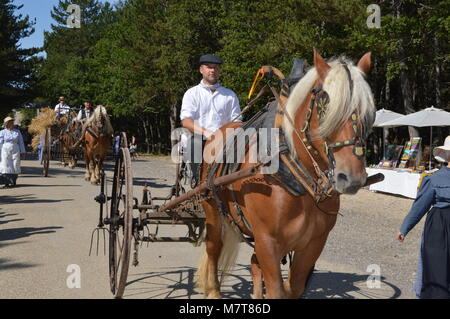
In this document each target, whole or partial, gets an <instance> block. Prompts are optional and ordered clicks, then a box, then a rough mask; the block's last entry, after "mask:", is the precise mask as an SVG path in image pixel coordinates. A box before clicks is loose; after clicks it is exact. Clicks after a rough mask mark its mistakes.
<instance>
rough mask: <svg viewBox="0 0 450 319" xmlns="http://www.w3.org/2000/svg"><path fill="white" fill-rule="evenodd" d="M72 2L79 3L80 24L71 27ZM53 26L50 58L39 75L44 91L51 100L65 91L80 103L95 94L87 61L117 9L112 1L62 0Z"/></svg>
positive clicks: (46, 39)
mask: <svg viewBox="0 0 450 319" xmlns="http://www.w3.org/2000/svg"><path fill="white" fill-rule="evenodd" d="M70 4H75V5H79V6H80V9H81V12H80V18H81V22H80V28H70V27H69V26H68V25H67V20H68V17H69V15H70V14H71V12H69V11H67V9H68V7H69V5H70ZM51 15H52V18H53V19H54V21H55V24H52V25H51V28H52V30H51V31H50V32H45V36H44V50H45V51H46V53H47V58H46V59H45V61H44V62H43V64H42V68H41V69H40V73H39V77H40V84H41V85H42V87H43V88H45V90H43V91H42V93H43V94H44V97H45V98H47V99H48V100H55V99H56V98H57V97H58V96H59V95H65V96H66V97H67V101H68V103H69V104H71V105H80V104H81V103H82V100H83V99H86V98H92V97H90V96H89V94H92V90H91V89H90V88H91V86H92V80H91V73H90V69H89V65H88V63H87V59H88V55H89V52H90V50H91V48H92V47H93V46H94V45H95V44H96V43H97V42H98V41H99V40H100V39H102V38H103V36H104V33H105V32H106V30H107V29H108V27H109V26H110V24H112V23H113V21H114V19H115V13H114V11H113V8H112V7H111V5H110V4H109V3H108V2H107V3H105V4H103V3H101V2H100V1H98V0H77V1H73V0H60V1H59V3H58V5H57V6H54V7H53V10H52V13H51Z"/></svg>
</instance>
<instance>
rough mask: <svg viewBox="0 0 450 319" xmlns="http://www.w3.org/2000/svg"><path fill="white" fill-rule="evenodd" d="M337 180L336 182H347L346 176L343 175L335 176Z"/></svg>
mask: <svg viewBox="0 0 450 319" xmlns="http://www.w3.org/2000/svg"><path fill="white" fill-rule="evenodd" d="M337 179H338V181H343V182H348V178H347V175H345V174H343V173H339V174H338V176H337Z"/></svg>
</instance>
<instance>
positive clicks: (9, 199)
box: [2, 194, 73, 204]
mask: <svg viewBox="0 0 450 319" xmlns="http://www.w3.org/2000/svg"><path fill="white" fill-rule="evenodd" d="M67 201H73V199H71V198H68V199H36V197H34V196H31V195H30V194H24V195H11V196H9V195H5V196H2V204H16V203H20V204H35V203H57V202H67Z"/></svg>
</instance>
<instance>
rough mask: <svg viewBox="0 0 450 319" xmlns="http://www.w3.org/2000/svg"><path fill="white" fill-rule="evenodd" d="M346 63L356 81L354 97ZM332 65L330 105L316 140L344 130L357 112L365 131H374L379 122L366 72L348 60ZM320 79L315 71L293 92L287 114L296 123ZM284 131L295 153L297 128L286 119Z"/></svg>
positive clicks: (327, 82)
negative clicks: (345, 66) (375, 123)
mask: <svg viewBox="0 0 450 319" xmlns="http://www.w3.org/2000/svg"><path fill="white" fill-rule="evenodd" d="M342 63H345V64H347V67H348V70H349V71H350V76H351V78H352V81H353V92H352V94H351V93H350V82H349V78H348V74H347V71H346V70H345V68H344V66H343V65H342ZM328 64H329V65H330V67H331V68H330V70H329V71H328V74H327V76H326V78H325V80H324V83H323V90H324V91H326V92H327V93H328V96H329V98H330V102H329V104H328V108H327V112H326V113H325V116H324V119H323V121H322V123H321V125H320V128H319V130H318V131H317V132H312V134H311V135H312V136H313V137H314V136H315V137H321V138H326V137H327V136H329V135H331V134H332V133H333V132H334V131H335V130H336V129H339V128H340V127H342V125H344V124H345V122H346V121H348V119H349V118H350V117H351V114H352V113H353V112H354V111H357V113H358V117H359V119H360V121H361V124H362V126H363V130H364V131H365V132H368V131H370V129H371V128H372V124H373V121H374V119H375V111H376V108H375V103H374V100H373V95H372V91H371V89H370V86H369V84H368V83H367V81H366V80H365V78H364V73H363V72H362V71H361V70H360V69H359V68H358V67H357V66H355V65H354V64H353V62H352V61H350V60H348V59H346V58H345V57H339V58H334V59H331V60H329V61H328ZM317 77H318V75H317V71H316V69H315V68H312V69H311V70H309V71H308V72H307V73H306V75H305V76H304V77H303V78H302V79H301V80H300V81H299V82H298V83H297V85H296V86H295V88H294V90H293V91H292V92H291V94H290V96H289V99H288V101H287V103H286V112H287V113H288V114H289V116H290V117H291V118H292V119H293V120H294V119H295V115H296V112H297V111H298V109H299V108H300V106H301V105H303V103H304V101H305V99H306V98H307V96H308V95H309V94H310V91H311V89H313V85H314V83H315V82H316V80H317ZM297 129H298V128H297ZM284 130H285V132H286V140H287V142H288V145H289V147H290V148H291V151H293V150H294V146H293V139H292V135H293V131H294V128H293V127H292V125H291V124H290V122H289V120H288V119H287V118H286V117H285V118H284ZM317 135H318V136H317Z"/></svg>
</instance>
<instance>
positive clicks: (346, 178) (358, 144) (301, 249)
mask: <svg viewBox="0 0 450 319" xmlns="http://www.w3.org/2000/svg"><path fill="white" fill-rule="evenodd" d="M370 65H371V57H370V52H369V53H366V54H365V55H364V56H363V57H362V58H361V59H360V60H359V62H358V63H357V65H354V64H353V63H352V62H351V61H349V60H348V59H346V58H344V57H340V58H337V59H332V60H330V61H328V62H326V61H325V60H324V59H323V58H322V57H321V56H320V54H319V53H317V52H316V51H315V50H314V67H313V68H312V69H311V70H309V71H308V72H307V73H306V74H305V76H304V77H303V78H302V79H301V80H300V81H299V82H298V83H297V84H296V86H295V87H294V88H293V90H292V92H291V93H290V95H289V97H288V98H286V99H285V101H284V102H283V101H282V100H281V99H280V97H281V95H280V96H279V97H278V98H279V99H278V101H279V103H278V108H279V110H280V111H279V112H277V113H281V114H280V115H278V114H277V116H281V121H280V124H279V128H280V129H281V130H282V132H283V135H284V139H285V141H286V143H287V145H288V151H287V153H285V154H284V155H285V156H288V157H289V156H290V158H291V159H294V160H295V159H298V160H299V161H300V162H301V163H302V164H303V166H304V167H305V168H306V170H307V171H308V172H309V173H307V174H306V175H303V176H310V177H312V178H306V179H305V178H304V179H303V180H301V174H294V176H295V177H298V176H300V177H298V178H299V179H300V180H301V181H302V183H303V184H304V186H305V188H306V187H308V189H310V190H311V189H312V191H310V192H307V193H306V194H304V195H301V196H294V195H292V194H291V193H290V192H288V191H287V190H286V188H285V187H283V185H282V184H280V183H279V182H278V181H277V180H276V179H273V178H271V176H270V175H266V174H264V175H263V174H259V175H256V177H254V178H247V179H243V180H239V181H237V182H234V183H233V184H231V185H229V186H227V187H226V188H223V189H221V190H220V193H219V196H220V200H221V201H222V203H223V204H224V207H225V208H226V210H227V211H228V215H227V217H228V218H227V217H224V214H223V211H222V210H220V207H218V206H219V205H218V201H217V198H216V200H214V198H212V199H208V200H206V201H204V202H203V203H202V206H203V209H204V211H205V214H206V239H205V252H204V254H203V257H202V258H201V260H200V264H199V268H198V270H197V277H196V280H197V286H198V287H200V288H202V289H203V290H204V295H205V297H206V298H220V297H221V295H220V282H219V277H218V271H219V270H222V272H223V273H226V272H227V271H229V270H230V269H231V267H232V266H233V265H234V263H235V259H236V255H237V252H238V249H239V247H238V245H239V243H240V242H242V238H241V235H242V234H244V235H247V236H250V237H252V238H253V239H254V254H253V256H252V258H251V272H252V279H253V295H252V297H253V298H263V297H264V294H263V292H264V286H265V297H267V298H299V297H300V296H301V295H302V294H303V292H304V290H305V284H306V281H307V278H308V276H309V274H310V273H311V271H312V270H313V267H314V264H315V263H316V261H317V259H318V258H319V256H320V254H321V252H322V250H323V248H324V246H325V243H326V240H327V237H328V234H329V232H330V231H331V230H332V228H333V227H334V225H335V223H336V218H337V214H338V212H339V204H340V203H339V196H340V194H355V193H356V192H357V191H358V190H359V189H360V188H361V187H362V186H363V185H364V184H365V182H366V179H367V174H366V170H365V166H366V165H365V163H366V160H365V153H364V146H365V140H366V138H367V135H368V132H369V131H370V130H371V127H372V124H373V121H374V117H375V110H376V109H375V106H374V101H373V96H372V93H371V89H370V87H369V85H368V83H367V82H366V80H365V75H366V74H367V73H368V72H369V70H370ZM319 93H321V94H323V93H326V94H327V99H326V101H325V102H323V101H322V103H321V104H320V105H319V103H317V101H316V100H317V99H318V94H319ZM280 106H281V107H280ZM277 110H278V109H277ZM240 125H242V124H239V123H230V124H227V125H225V126H223V127H222V128H220V132H221V134H222V135H225V134H226V131H225V129H226V128H236V127H239V126H240ZM215 135H217V132H216V134H214V136H213V138H211V139H210V140H209V141H208V142H207V143H206V146H205V149H207V146H208V144H209V143H213V142H214V140H215V138H214V137H215ZM218 140H219V138H218ZM211 149H214V148H211ZM280 154H281V153H280ZM286 154H287V155H286ZM204 155H205V156H207V154H204ZM280 158H281V155H280ZM286 158H287V157H285V158H284V159H286ZM286 163H287V164H289V162H286ZM240 165H241V166H240V168H241V169H244V168H247V167H250V166H251V165H252V164H251V163H249V157H248V153H247V154H246V155H245V161H244V163H242V164H240ZM208 167H209V165H208V164H207V163H204V164H203V173H202V181H206V179H207V171H208ZM294 171H295V170H294ZM297 173H298V172H297ZM217 174H218V173H217ZM215 176H216V175H215ZM319 177H320V178H319ZM324 181H328V184H329V185H328V188H327V187H325V188H324V189H328V190H329V191H327V192H321V194H317V192H318V190H319V189H321V188H320V185H322V186H323V182H324ZM314 186H315V187H314ZM222 208H223V207H222ZM244 221H245V222H244ZM288 254H291V256H292V263H291V266H290V269H289V274H288V278H287V280H286V281H283V277H282V273H281V260H282V259H283V257H284V256H286V255H288ZM223 273H222V274H223Z"/></svg>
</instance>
